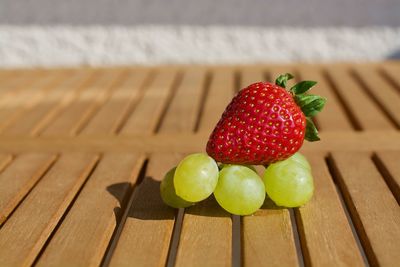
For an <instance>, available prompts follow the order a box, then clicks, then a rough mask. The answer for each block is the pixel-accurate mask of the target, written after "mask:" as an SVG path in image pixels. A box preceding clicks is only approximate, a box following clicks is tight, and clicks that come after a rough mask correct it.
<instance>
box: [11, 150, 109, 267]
mask: <svg viewBox="0 0 400 267" xmlns="http://www.w3.org/2000/svg"><path fill="white" fill-rule="evenodd" d="M101 158H102V155H99V158H98V159H97V161H96V163H95V164H94V165H93V167H92V169H91V170H90V172H89V173H88V175H87V176H86V179H85V180H84V182H83V183H82V185H81V187H80V188H79V190H78V191H77V192H76V194H75V196H74V197H73V198H72V200H71V202H70V203H69V204H68V206H67V208H66V210H65V211H64V214H63V215H62V216H61V218H60V220H59V221H58V222H57V225H56V226H55V227H54V229H53V231H52V232H51V233H50V235H49V237H48V238H47V240H46V242H45V243H44V244H43V246H42V248H41V249H40V251H39V253H38V254H37V255H36V258H35V260H34V261H33V262H32V266H35V265H36V263H37V262H38V260H39V259H40V257H41V256H42V255H43V253H44V251H45V250H46V248H47V246H48V245H49V243H50V241H51V239H52V238H53V236H54V235H55V234H56V233H57V231H58V228H60V226H61V224H62V223H63V221H64V219H65V217H66V216H67V215H68V213H69V211H70V210H71V208H72V207H73V206H74V203H75V201H76V200H77V199H78V197H79V195H80V193H81V192H82V190H83V188H84V187H85V185H86V183H87V182H88V181H89V179H90V177H91V176H92V174H93V173H94V171H95V170H96V168H97V166H98V165H99V162H100V161H101ZM57 160H58V158H57V159H56V160H55V161H54V162H53V163H52V164H51V166H53V165H54V164H55V163H56V162H57ZM50 169H51V167H49V168H48V169H47V170H46V172H45V173H47V172H48V171H50ZM44 176H45V174H44V175H42V177H44ZM42 177H41V178H40V179H39V181H40V180H41V179H42ZM32 188H33V187H32ZM31 190H32V189H31ZM31 190H30V191H31ZM27 195H28V194H26V196H27ZM26 196H25V197H26ZM20 203H22V201H21V202H20ZM14 210H16V209H14ZM10 217H11V216H10Z"/></svg>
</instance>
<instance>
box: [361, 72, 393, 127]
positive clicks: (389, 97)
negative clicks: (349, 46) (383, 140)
mask: <svg viewBox="0 0 400 267" xmlns="http://www.w3.org/2000/svg"><path fill="white" fill-rule="evenodd" d="M355 71H356V73H357V74H358V77H359V78H360V80H361V81H362V82H363V84H364V85H365V88H366V89H367V90H368V91H369V93H370V94H371V95H373V96H374V97H375V98H376V100H377V101H378V102H379V103H380V106H381V107H382V109H384V110H385V111H386V112H387V113H388V115H389V116H390V117H391V118H392V120H393V121H394V122H395V124H396V126H397V128H400V105H399V103H400V93H399V92H398V91H397V89H395V88H394V87H393V86H392V85H390V84H389V83H388V81H386V80H385V79H384V78H383V76H381V75H380V74H379V73H378V71H377V69H376V68H372V67H367V66H359V67H357V68H355Z"/></svg>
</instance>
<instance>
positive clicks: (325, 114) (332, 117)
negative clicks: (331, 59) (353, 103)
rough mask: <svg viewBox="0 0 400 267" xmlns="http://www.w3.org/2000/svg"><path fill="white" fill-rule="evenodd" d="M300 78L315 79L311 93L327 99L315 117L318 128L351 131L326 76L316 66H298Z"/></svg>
mask: <svg viewBox="0 0 400 267" xmlns="http://www.w3.org/2000/svg"><path fill="white" fill-rule="evenodd" d="M299 73H300V79H301V80H311V81H317V82H318V83H317V85H316V86H315V87H313V88H312V89H311V94H316V95H320V96H323V97H325V98H326V99H327V102H326V105H325V107H324V109H323V111H322V112H321V113H319V114H318V115H317V117H316V120H317V123H318V127H319V130H322V131H342V130H343V131H352V130H353V126H352V124H351V122H350V119H349V118H348V117H347V115H346V113H345V111H344V109H343V108H342V106H341V104H340V101H339V99H338V98H337V96H336V95H335V93H334V91H333V89H332V88H331V86H330V84H329V83H328V82H327V80H326V77H324V75H322V73H321V70H320V69H319V68H317V67H312V66H302V67H300V68H299Z"/></svg>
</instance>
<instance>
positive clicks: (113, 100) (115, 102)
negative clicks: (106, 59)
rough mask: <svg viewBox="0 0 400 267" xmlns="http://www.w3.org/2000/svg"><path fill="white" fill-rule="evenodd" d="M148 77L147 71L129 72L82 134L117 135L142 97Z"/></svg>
mask: <svg viewBox="0 0 400 267" xmlns="http://www.w3.org/2000/svg"><path fill="white" fill-rule="evenodd" d="M148 76H149V72H148V71H146V70H131V71H129V72H128V73H127V75H126V78H125V79H124V80H123V82H122V83H121V84H120V85H118V86H117V87H116V89H115V90H114V92H113V94H112V95H111V97H110V99H109V100H108V101H107V103H105V104H104V105H103V106H102V107H101V108H100V110H99V111H98V112H97V113H96V115H95V116H94V117H93V118H92V119H91V120H90V122H89V123H88V125H87V126H86V127H85V128H84V129H83V131H82V132H81V133H80V134H81V135H93V134H103V133H104V134H115V132H116V131H117V130H118V128H119V126H120V125H121V123H122V122H123V120H124V119H125V118H126V116H127V115H128V114H127V113H128V112H129V111H130V108H131V106H132V105H133V104H134V103H135V102H136V101H137V100H138V98H139V96H140V95H141V93H142V86H143V84H144V83H145V82H146V80H147V79H148Z"/></svg>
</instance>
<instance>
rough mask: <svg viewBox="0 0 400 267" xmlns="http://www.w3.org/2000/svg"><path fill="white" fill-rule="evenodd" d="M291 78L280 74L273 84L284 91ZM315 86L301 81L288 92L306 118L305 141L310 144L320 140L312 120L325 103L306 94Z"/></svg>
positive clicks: (324, 99) (321, 98)
mask: <svg viewBox="0 0 400 267" xmlns="http://www.w3.org/2000/svg"><path fill="white" fill-rule="evenodd" d="M292 78H293V75H292V74H290V73H286V74H282V75H280V76H279V77H278V78H277V79H276V80H275V84H276V85H278V86H280V87H283V88H285V89H286V84H287V81H288V80H290V79H292ZM316 84H317V82H314V81H302V82H299V83H297V84H295V85H294V86H293V87H292V88H290V89H289V90H288V91H289V92H290V93H291V94H292V95H293V98H294V100H295V101H296V104H297V105H298V106H299V107H300V108H301V110H302V111H303V113H304V115H305V116H306V133H305V139H306V140H307V141H310V142H314V141H318V140H320V138H319V136H318V130H317V127H315V124H314V122H313V121H312V118H313V117H314V116H315V115H317V114H318V112H320V111H321V110H322V109H323V108H324V106H325V103H326V98H324V97H321V96H318V95H312V94H308V93H307V91H308V90H310V89H311V87H313V86H314V85H316Z"/></svg>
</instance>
